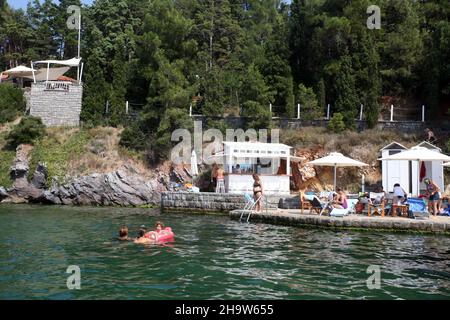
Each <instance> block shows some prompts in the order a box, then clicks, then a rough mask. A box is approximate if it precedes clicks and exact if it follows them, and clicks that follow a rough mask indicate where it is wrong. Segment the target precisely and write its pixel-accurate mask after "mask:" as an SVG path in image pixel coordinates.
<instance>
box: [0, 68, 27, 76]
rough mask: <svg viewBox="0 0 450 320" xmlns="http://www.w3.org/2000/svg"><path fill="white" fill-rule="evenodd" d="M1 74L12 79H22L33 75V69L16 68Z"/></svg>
mask: <svg viewBox="0 0 450 320" xmlns="http://www.w3.org/2000/svg"><path fill="white" fill-rule="evenodd" d="M2 73H3V74H7V75H9V76H12V77H23V76H29V75H31V74H32V73H33V69H31V68H28V67H25V66H18V67H15V68H12V69H9V70H6V71H3V72H2Z"/></svg>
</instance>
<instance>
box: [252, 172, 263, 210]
mask: <svg viewBox="0 0 450 320" xmlns="http://www.w3.org/2000/svg"><path fill="white" fill-rule="evenodd" d="M253 180H254V182H253V199H254V200H255V201H256V205H255V210H256V212H261V210H262V207H261V199H262V196H263V192H264V191H263V186H262V183H261V178H260V177H259V176H258V175H257V174H256V173H254V174H253Z"/></svg>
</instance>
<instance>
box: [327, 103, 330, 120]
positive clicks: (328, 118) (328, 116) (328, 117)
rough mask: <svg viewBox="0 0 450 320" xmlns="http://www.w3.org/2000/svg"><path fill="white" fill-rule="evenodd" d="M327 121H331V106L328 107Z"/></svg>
mask: <svg viewBox="0 0 450 320" xmlns="http://www.w3.org/2000/svg"><path fill="white" fill-rule="evenodd" d="M327 120H330V104H328V107H327Z"/></svg>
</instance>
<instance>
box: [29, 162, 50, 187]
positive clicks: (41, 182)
mask: <svg viewBox="0 0 450 320" xmlns="http://www.w3.org/2000/svg"><path fill="white" fill-rule="evenodd" d="M47 177H48V170H47V167H46V166H45V165H44V164H42V163H39V164H38V166H37V168H36V171H35V172H34V174H33V178H32V179H31V184H32V185H33V186H34V187H36V188H38V189H46V188H47Z"/></svg>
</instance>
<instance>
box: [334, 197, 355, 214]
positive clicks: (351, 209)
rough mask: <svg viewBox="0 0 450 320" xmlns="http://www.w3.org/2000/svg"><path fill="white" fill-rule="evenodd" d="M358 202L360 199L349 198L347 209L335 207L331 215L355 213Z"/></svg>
mask: <svg viewBox="0 0 450 320" xmlns="http://www.w3.org/2000/svg"><path fill="white" fill-rule="evenodd" d="M357 203H358V199H347V205H348V208H347V209H337V208H333V209H331V212H330V217H344V216H348V215H349V214H352V213H355V207H356V204H357Z"/></svg>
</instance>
